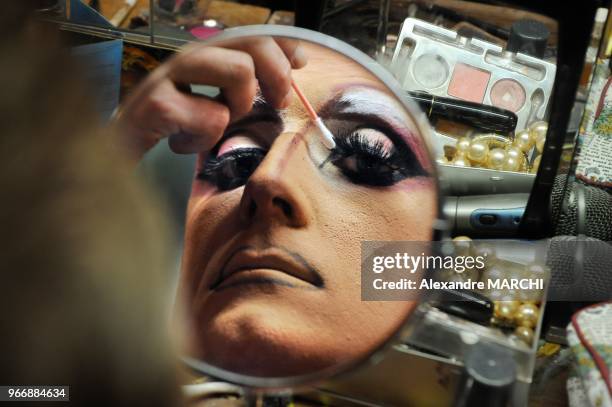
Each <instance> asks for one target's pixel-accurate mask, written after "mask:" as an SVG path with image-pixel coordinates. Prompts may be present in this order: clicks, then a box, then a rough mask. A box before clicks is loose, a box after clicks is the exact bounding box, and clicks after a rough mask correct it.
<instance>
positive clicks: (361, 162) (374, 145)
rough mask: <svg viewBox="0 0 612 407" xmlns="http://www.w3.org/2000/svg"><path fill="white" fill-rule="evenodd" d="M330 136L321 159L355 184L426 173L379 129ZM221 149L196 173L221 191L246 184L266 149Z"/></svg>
mask: <svg viewBox="0 0 612 407" xmlns="http://www.w3.org/2000/svg"><path fill="white" fill-rule="evenodd" d="M334 138H335V141H336V147H335V148H334V149H333V150H332V152H331V154H330V155H329V157H328V158H327V159H326V160H325V163H327V162H331V163H332V164H333V165H334V166H336V167H337V168H339V169H340V171H341V172H342V174H343V175H344V176H345V177H347V178H348V179H349V180H350V181H352V182H354V183H356V184H363V185H371V186H389V185H393V184H395V183H396V182H399V181H401V180H403V179H405V178H408V177H411V176H419V175H427V173H426V171H425V170H424V169H423V168H422V167H421V165H420V164H419V162H418V160H417V159H416V157H415V155H414V153H413V152H412V150H411V149H410V148H408V146H406V145H405V144H404V143H396V144H394V143H393V142H392V141H391V139H390V138H389V137H387V136H386V134H385V133H384V132H383V131H381V130H377V129H373V128H360V129H357V130H353V131H351V132H350V133H348V134H343V133H339V134H337V135H336V136H335V137H334ZM217 151H222V150H221V149H217ZM223 151H227V152H223V154H221V155H219V156H214V155H212V156H211V157H209V158H208V160H207V161H206V163H205V164H204V166H203V168H202V169H201V170H200V171H199V172H198V174H197V178H198V179H199V180H203V181H207V182H209V183H211V184H213V185H215V186H216V187H217V188H218V189H219V190H221V191H228V190H231V189H234V188H238V187H240V186H243V185H244V184H246V182H247V181H248V179H249V177H250V176H251V174H253V172H255V170H256V169H257V166H258V165H259V164H260V163H261V161H262V160H263V159H264V157H265V155H266V153H267V151H266V150H264V149H263V148H260V147H258V146H257V147H256V146H252V145H251V146H249V147H240V148H234V149H228V150H223ZM325 163H324V164H325ZM322 166H323V165H322Z"/></svg>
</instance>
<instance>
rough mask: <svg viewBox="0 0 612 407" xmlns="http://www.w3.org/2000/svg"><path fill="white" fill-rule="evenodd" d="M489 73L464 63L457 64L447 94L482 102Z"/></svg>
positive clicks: (489, 76)
mask: <svg viewBox="0 0 612 407" xmlns="http://www.w3.org/2000/svg"><path fill="white" fill-rule="evenodd" d="M489 78H491V73H490V72H487V71H483V70H482V69H478V68H474V67H473V66H470V65H466V64H457V65H456V66H455V70H454V71H453V76H452V78H451V81H450V84H449V86H448V94H449V95H450V96H454V97H456V98H459V99H463V100H468V101H470V102H476V103H482V100H483V99H484V94H485V91H486V90H487V84H488V83H489Z"/></svg>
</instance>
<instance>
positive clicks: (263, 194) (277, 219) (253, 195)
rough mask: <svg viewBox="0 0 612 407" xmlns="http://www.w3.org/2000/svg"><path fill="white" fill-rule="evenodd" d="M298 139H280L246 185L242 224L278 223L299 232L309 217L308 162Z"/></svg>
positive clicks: (296, 136)
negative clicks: (306, 189) (307, 191)
mask: <svg viewBox="0 0 612 407" xmlns="http://www.w3.org/2000/svg"><path fill="white" fill-rule="evenodd" d="M302 149H304V143H303V141H302V140H301V138H299V136H298V135H296V134H292V135H288V134H287V135H281V136H279V137H278V138H277V139H276V141H275V142H274V144H273V145H272V148H270V150H269V151H268V153H267V154H266V157H265V158H264V160H263V161H262V162H261V163H260V164H259V166H258V167H257V169H256V170H255V172H253V174H251V176H250V177H249V180H248V181H247V183H246V185H245V188H244V192H243V195H242V199H241V201H240V218H241V221H242V222H244V223H245V224H252V223H255V222H261V223H277V224H282V225H284V226H289V227H294V228H300V227H304V226H306V225H307V224H308V222H309V219H310V217H311V215H312V211H311V208H310V201H309V199H308V195H307V193H306V192H305V189H304V187H305V185H304V184H305V182H306V181H307V180H308V178H309V177H308V173H309V169H308V168H307V167H308V163H309V162H310V160H308V159H305V158H304V154H306V152H305V151H301V150H302Z"/></svg>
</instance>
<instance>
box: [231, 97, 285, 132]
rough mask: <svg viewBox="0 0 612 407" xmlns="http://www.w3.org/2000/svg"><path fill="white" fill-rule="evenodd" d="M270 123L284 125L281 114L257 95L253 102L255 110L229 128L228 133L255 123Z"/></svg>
mask: <svg viewBox="0 0 612 407" xmlns="http://www.w3.org/2000/svg"><path fill="white" fill-rule="evenodd" d="M261 122H270V123H273V124H283V119H282V118H281V115H280V113H279V112H278V111H277V110H276V109H275V108H274V107H273V106H272V105H271V104H269V103H268V102H266V100H265V99H264V98H263V97H262V96H261V95H259V94H258V95H257V96H256V97H255V100H254V101H253V108H252V109H251V111H250V112H249V113H247V114H246V116H243V117H241V118H240V119H238V120H236V121H235V122H233V123H230V125H229V126H227V130H226V132H227V131H230V130H232V129H233V128H234V127H239V126H247V125H249V124H253V123H261Z"/></svg>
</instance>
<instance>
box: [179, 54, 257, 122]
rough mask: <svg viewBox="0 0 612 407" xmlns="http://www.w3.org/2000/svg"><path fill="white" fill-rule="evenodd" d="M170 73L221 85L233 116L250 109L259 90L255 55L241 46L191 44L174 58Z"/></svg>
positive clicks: (183, 80)
mask: <svg viewBox="0 0 612 407" xmlns="http://www.w3.org/2000/svg"><path fill="white" fill-rule="evenodd" d="M169 77H170V79H171V80H172V81H174V82H175V83H178V84H204V85H212V86H218V87H220V88H221V89H222V91H223V95H224V97H225V100H226V102H227V104H228V106H229V108H230V111H231V115H232V117H240V116H243V115H245V114H246V113H248V112H249V111H250V110H251V107H252V105H253V99H254V98H255V95H256V92H257V80H256V78H255V64H254V61H253V58H252V57H251V56H250V55H248V54H247V53H245V52H241V51H239V50H233V49H226V48H219V47H211V46H202V45H199V46H195V47H190V48H189V49H186V50H185V51H184V52H183V53H181V54H178V55H177V56H176V57H175V58H173V60H172V61H171V62H170V68H169Z"/></svg>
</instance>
